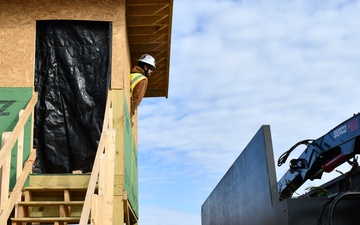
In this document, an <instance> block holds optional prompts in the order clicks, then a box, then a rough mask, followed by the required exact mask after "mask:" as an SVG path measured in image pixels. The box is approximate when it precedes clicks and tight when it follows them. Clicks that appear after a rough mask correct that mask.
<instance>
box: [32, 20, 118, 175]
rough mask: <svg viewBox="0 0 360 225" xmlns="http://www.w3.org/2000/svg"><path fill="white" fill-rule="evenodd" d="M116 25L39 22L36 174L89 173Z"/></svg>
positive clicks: (35, 130)
mask: <svg viewBox="0 0 360 225" xmlns="http://www.w3.org/2000/svg"><path fill="white" fill-rule="evenodd" d="M110 37H111V23H109V22H97V21H56V20H53V21H37V24H36V55H35V58H36V65H35V91H36V92H38V94H39V99H38V102H37V105H36V108H35V123H34V148H36V149H37V158H36V163H35V168H34V173H71V172H72V171H74V170H81V171H82V172H84V173H85V172H89V171H91V169H92V166H93V162H94V159H95V154H96V150H97V146H98V142H99V139H100V135H101V130H102V124H103V118H104V112H105V105H106V98H107V92H108V89H109V86H110V71H111V70H110V68H111V65H110V63H111V62H110V61H111V60H110V52H111V38H110Z"/></svg>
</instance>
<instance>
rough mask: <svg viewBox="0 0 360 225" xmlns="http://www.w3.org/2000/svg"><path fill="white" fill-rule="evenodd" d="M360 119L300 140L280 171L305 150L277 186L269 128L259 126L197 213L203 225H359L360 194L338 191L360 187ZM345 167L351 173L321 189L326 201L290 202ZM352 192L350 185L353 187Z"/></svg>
mask: <svg viewBox="0 0 360 225" xmlns="http://www.w3.org/2000/svg"><path fill="white" fill-rule="evenodd" d="M359 117H360V115H359V114H356V115H354V116H353V117H351V118H350V119H348V120H346V121H344V122H343V123H341V124H340V125H338V126H337V127H335V128H334V129H332V130H331V131H330V132H328V133H327V134H325V135H324V136H322V137H320V138H318V139H316V140H304V141H301V142H299V143H297V144H295V145H294V146H293V147H292V148H290V149H289V150H288V151H286V152H285V153H284V154H283V155H282V156H281V157H280V158H279V161H278V163H277V164H278V165H281V164H283V163H284V162H286V159H287V158H288V156H289V155H290V153H291V151H292V150H294V149H295V148H296V147H297V146H299V145H302V144H304V145H306V149H305V150H304V152H303V153H302V154H301V155H300V157H299V158H297V159H292V160H290V165H289V167H290V168H289V170H288V171H287V172H286V173H285V174H284V176H283V177H282V178H280V180H279V181H277V178H276V172H275V161H274V155H273V148H272V139H271V132H270V126H269V125H263V126H262V127H261V128H260V129H259V130H258V132H257V133H256V134H255V135H254V137H253V138H252V139H251V141H250V142H249V144H248V145H247V146H246V147H245V149H244V150H243V151H241V154H240V155H239V157H238V158H237V159H236V160H235V161H234V163H233V164H232V165H231V167H230V168H229V170H228V171H227V172H226V174H225V175H224V176H223V177H222V179H221V180H220V181H219V183H218V184H217V185H216V187H215V188H214V189H213V191H212V192H211V193H210V195H209V196H208V197H207V199H206V200H205V202H204V203H203V205H202V207H201V221H202V225H224V224H227V225H239V224H241V225H264V224H274V225H304V224H307V225H337V224H341V225H353V224H359V221H358V219H357V218H358V208H359V206H360V192H357V189H350V188H347V189H343V190H339V186H347V187H350V186H351V185H344V184H348V183H349V182H348V181H349V180H350V179H349V178H352V181H353V183H354V182H358V184H357V186H360V185H359V184H360V170H359V169H358V168H357V161H356V158H355V157H356V154H358V153H359V152H360V149H359V148H360V146H359V144H360V143H359V141H360V140H359V139H360V137H359V136H360V129H359ZM345 162H348V163H350V164H351V165H352V169H351V170H350V171H349V172H348V173H346V174H344V175H345V176H339V177H338V178H335V179H334V180H332V181H330V182H328V183H327V184H324V185H323V186H324V187H322V188H323V189H328V190H330V192H331V193H332V194H331V195H328V196H320V197H319V196H316V195H313V194H311V193H310V194H309V195H308V196H307V197H306V198H305V197H302V198H294V197H292V194H293V192H295V191H296V190H297V189H298V188H299V187H300V186H301V185H302V184H303V183H304V182H305V181H306V180H308V179H310V180H313V179H320V178H321V175H322V174H323V173H324V172H330V171H332V170H333V169H335V168H336V167H337V166H339V165H341V164H343V163H345ZM352 186H354V185H352Z"/></svg>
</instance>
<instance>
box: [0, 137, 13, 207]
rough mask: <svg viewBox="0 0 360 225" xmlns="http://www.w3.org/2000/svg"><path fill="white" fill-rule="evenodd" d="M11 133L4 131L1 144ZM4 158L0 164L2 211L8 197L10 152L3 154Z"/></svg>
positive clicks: (0, 203)
mask: <svg viewBox="0 0 360 225" xmlns="http://www.w3.org/2000/svg"><path fill="white" fill-rule="evenodd" d="M10 135H11V132H4V133H3V134H2V143H3V145H4V144H5V143H6V142H7V140H8V139H9V137H10ZM5 157H6V160H5V161H4V164H3V165H2V171H1V174H2V175H1V187H0V188H1V190H0V192H1V193H0V210H1V211H2V210H3V209H4V207H5V205H6V202H7V200H8V198H9V186H10V166H11V152H9V154H7V155H5Z"/></svg>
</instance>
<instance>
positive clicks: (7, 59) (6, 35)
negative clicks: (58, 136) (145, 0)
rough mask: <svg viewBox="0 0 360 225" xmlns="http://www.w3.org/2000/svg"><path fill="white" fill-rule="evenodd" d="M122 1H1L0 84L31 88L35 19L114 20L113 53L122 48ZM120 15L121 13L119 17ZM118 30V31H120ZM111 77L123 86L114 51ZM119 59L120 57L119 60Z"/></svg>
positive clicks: (116, 54)
mask: <svg viewBox="0 0 360 225" xmlns="http://www.w3.org/2000/svg"><path fill="white" fill-rule="evenodd" d="M124 5H125V1H124V0H106V1H97V0H27V1H22V0H12V1H0V9H1V14H0V86H3V87H18V86H24V87H32V86H33V82H34V81H33V80H34V78H33V77H34V55H35V53H34V50H35V26H36V20H57V19H59V20H96V21H110V22H113V23H114V25H115V27H116V29H115V30H114V31H113V32H116V35H117V36H119V37H122V38H116V39H115V40H116V41H118V42H119V43H118V42H116V43H115V45H114V46H113V51H114V52H121V51H124V46H125V44H124V42H125V39H124V36H125V34H121V32H125V30H126V29H125V21H124V18H125V16H124V15H125V13H124ZM121 6H122V7H121ZM120 14H123V16H119V15H120ZM119 32H120V33H119ZM114 57H115V58H114V59H113V63H114V65H115V66H117V65H118V66H119V67H120V68H118V69H117V68H115V67H114V68H115V69H114V70H115V71H114V76H115V77H113V80H116V81H117V82H116V86H119V87H120V86H122V82H121V81H122V78H123V77H120V76H122V73H121V72H118V71H121V68H122V66H121V65H120V64H121V62H120V61H121V59H120V56H119V54H118V53H115V54H114ZM119 59H120V60H119Z"/></svg>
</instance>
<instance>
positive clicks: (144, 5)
mask: <svg viewBox="0 0 360 225" xmlns="http://www.w3.org/2000/svg"><path fill="white" fill-rule="evenodd" d="M172 10H173V0H127V1H126V19H127V32H128V39H129V48H130V57H131V63H132V65H136V63H137V62H136V60H137V59H138V58H139V57H140V56H141V55H142V54H144V53H148V54H150V55H152V56H153V57H154V58H155V59H156V70H155V71H154V73H153V74H152V75H151V77H150V78H149V84H148V88H147V91H146V94H145V97H165V98H167V97H168V90H169V69H170V45H171V25H172Z"/></svg>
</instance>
